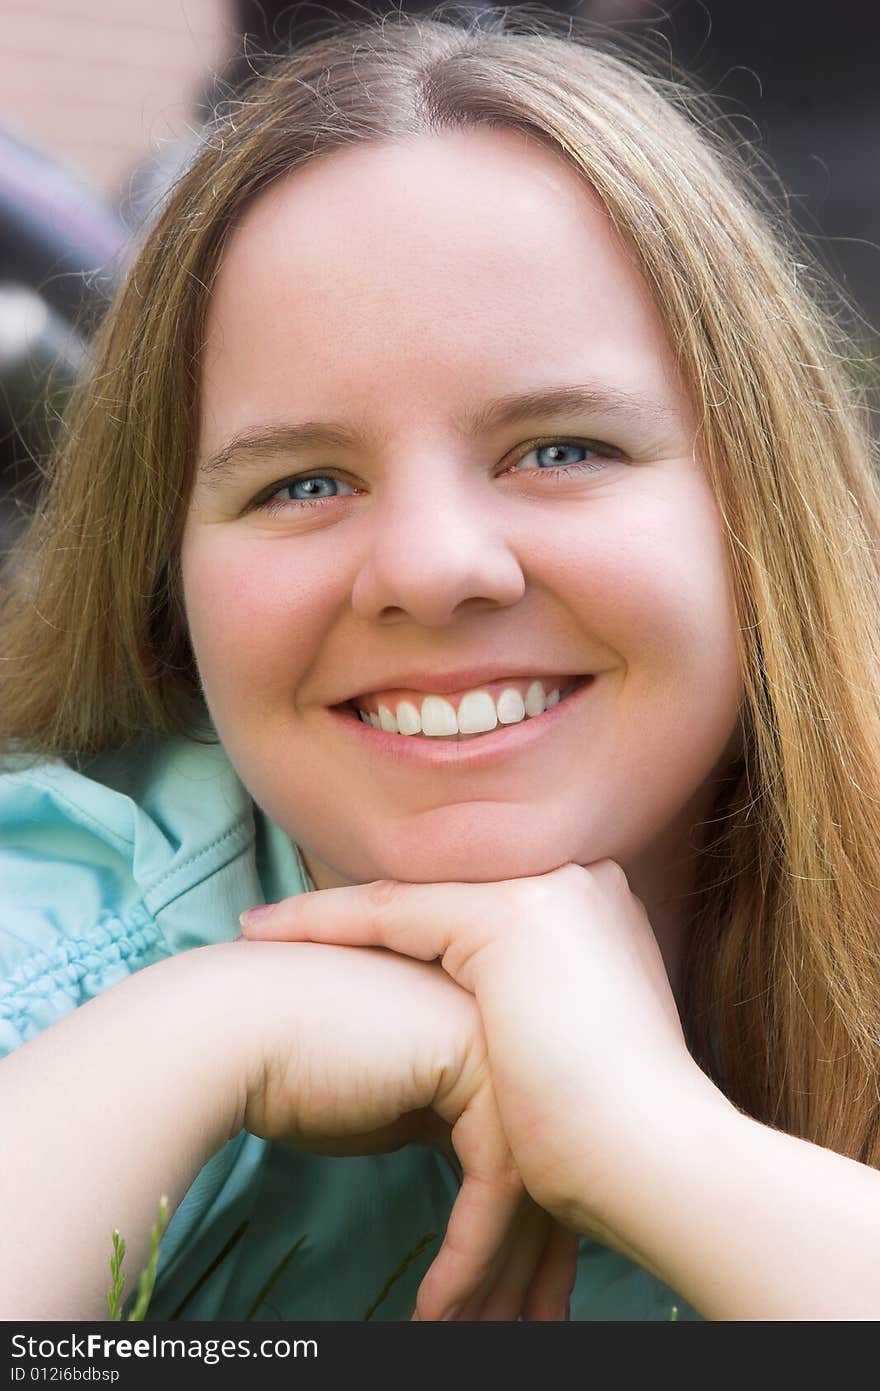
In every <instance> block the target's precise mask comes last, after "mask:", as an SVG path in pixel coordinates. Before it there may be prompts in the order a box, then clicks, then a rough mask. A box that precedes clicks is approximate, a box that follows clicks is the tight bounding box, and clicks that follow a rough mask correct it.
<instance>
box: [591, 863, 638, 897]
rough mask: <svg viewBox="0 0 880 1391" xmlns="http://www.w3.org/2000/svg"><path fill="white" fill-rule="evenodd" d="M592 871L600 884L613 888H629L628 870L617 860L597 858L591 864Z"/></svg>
mask: <svg viewBox="0 0 880 1391" xmlns="http://www.w3.org/2000/svg"><path fill="white" fill-rule="evenodd" d="M590 873H591V874H593V875H594V876H595V877H596V879H598V881H599V883H600V884H605V885H607V886H608V887H609V888H611V889H618V890H619V889H628V888H629V880H628V879H627V877H626V871H625V870H624V869H623V867H622V866H621V865H619V864H618V863H617V861H616V860H597V861H596V863H595V864H594V865H591V866H590Z"/></svg>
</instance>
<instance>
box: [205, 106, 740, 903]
mask: <svg viewBox="0 0 880 1391" xmlns="http://www.w3.org/2000/svg"><path fill="white" fill-rule="evenodd" d="M202 365H203V378H202V401H201V409H202V414H201V420H200V436H199V449H198V462H199V466H200V472H199V476H198V478H197V480H196V482H195V485H194V491H193V494H192V498H191V504H190V510H189V514H188V518H187V525H186V530H185V535H184V542H183V554H182V563H183V580H184V594H185V603H186V610H187V614H188V619H189V624H190V631H191V636H192V642H193V647H194V651H195V655H196V658H197V662H198V666H199V671H200V674H201V680H202V683H203V688H204V692H205V696H206V699H207V702H208V706H209V709H210V713H211V715H212V717H213V721H214V725H215V727H216V730H217V732H218V734H219V736H220V738H221V740H222V742H223V744H224V746H225V748H226V750H227V752H228V754H229V756H230V758H231V760H232V762H233V764H234V765H235V767H236V769H237V771H238V773H239V775H240V777H241V779H242V781H243V782H244V783H245V785H246V786H247V787H248V789H249V790H250V792H251V793H252V795H253V797H254V799H255V800H256V802H257V803H258V804H259V805H260V806H261V807H262V808H263V809H264V810H265V811H266V812H267V813H268V815H269V816H270V817H271V818H272V820H274V821H275V822H276V823H277V824H278V825H279V826H280V827H282V828H283V830H284V831H285V832H286V833H287V834H288V835H289V836H290V837H291V838H292V839H293V840H295V841H296V842H297V843H298V844H299V846H300V847H301V849H302V851H303V854H304V857H305V859H306V862H307V864H308V866H309V868H310V870H311V872H312V874H313V876H314V877H315V880H316V882H317V883H318V885H319V887H323V886H327V885H331V884H338V883H343V882H360V881H367V880H373V879H379V878H385V877H388V878H396V879H404V880H410V881H426V880H468V881H476V880H496V879H506V878H514V877H518V876H521V875H532V874H540V873H543V872H546V871H548V870H550V869H553V868H556V867H557V866H559V865H561V864H564V863H566V862H568V861H571V860H573V861H576V862H579V863H582V864H589V863H590V862H592V861H594V860H597V859H601V858H604V857H606V856H608V857H610V858H612V859H615V860H617V861H618V862H619V863H621V864H622V865H623V866H624V868H625V869H626V870H627V871H628V873H629V874H630V882H631V884H632V886H633V887H634V889H635V890H636V891H637V892H639V891H641V892H642V895H643V896H644V895H645V894H649V893H653V892H654V891H655V890H656V888H657V886H659V885H660V884H661V883H662V882H663V880H664V875H666V876H668V874H669V872H670V871H671V866H672V865H673V864H674V862H675V859H676V856H677V855H678V854H679V852H680V851H681V850H682V848H683V847H686V846H687V843H688V833H689V831H690V829H691V827H693V825H694V823H695V822H696V821H697V820H699V818H700V816H701V815H704V814H705V813H706V811H707V810H708V807H709V805H710V800H711V795H712V791H713V779H714V778H715V776H716V774H717V773H718V771H720V770H721V769H723V766H724V765H725V763H726V761H727V758H728V755H729V753H730V751H731V749H732V747H733V745H734V743H735V736H736V730H737V727H738V712H739V705H740V700H741V696H742V688H741V681H740V675H739V669H738V659H737V652H736V645H735V626H734V617H733V609H732V603H731V598H730V593H729V589H728V583H727V579H726V570H725V562H724V555H723V548H722V540H721V528H720V523H719V517H718V514H717V510H716V507H715V503H714V500H713V496H712V493H711V491H710V488H709V486H708V483H707V481H706V479H705V477H704V475H703V472H702V469H701V466H700V464H699V462H698V461H697V460H696V459H695V457H694V434H695V426H694V421H693V419H692V416H691V412H690V409H689V406H688V403H687V401H686V400H685V399H684V397H683V395H682V392H681V389H680V387H679V385H678V383H677V381H676V375H675V370H674V365H673V360H672V356H671V353H670V350H669V347H668V345H667V343H666V342H665V341H664V335H663V331H662V328H661V325H660V323H659V322H658V318H657V315H656V312H655V310H654V309H653V307H652V304H651V302H650V299H649V296H648V293H647V291H646V289H645V286H644V284H643V282H642V280H641V279H640V277H639V275H638V273H637V271H636V269H635V268H634V265H633V264H632V263H631V261H630V259H629V257H628V255H627V254H626V253H625V251H624V250H623V249H622V247H621V246H620V245H619V244H618V242H617V241H616V240H615V238H614V236H613V235H612V232H611V230H610V227H609V223H608V221H607V218H606V216H605V215H604V213H603V211H602V209H601V207H600V205H599V204H598V202H597V201H596V200H595V198H594V197H593V195H592V194H591V193H590V192H589V191H588V190H587V189H586V188H585V186H584V185H583V183H582V182H581V181H580V180H579V179H578V177H577V176H576V175H575V174H574V173H573V172H571V171H570V170H569V169H568V167H567V166H566V165H565V164H564V163H563V162H562V161H561V159H560V158H559V157H557V156H556V155H554V154H553V153H552V152H550V151H548V150H546V149H545V148H543V147H542V146H541V145H539V144H538V143H537V142H535V141H532V140H530V139H528V138H527V137H525V136H522V135H519V134H517V133H516V132H513V131H509V130H489V129H483V130H477V131H468V132H455V133H450V134H445V135H443V136H442V137H426V138H421V139H419V140H416V141H413V142H412V143H409V144H404V145H395V146H389V145H384V146H364V145H360V146H354V147H349V148H348V149H346V150H343V151H337V152H335V153H333V154H332V155H330V156H329V157H325V158H323V159H321V160H319V161H318V162H316V163H314V164H312V165H311V166H310V167H308V168H306V169H304V170H301V171H299V172H297V173H295V174H294V175H292V176H291V177H289V178H287V179H286V180H282V181H280V182H279V183H278V184H276V185H275V186H273V187H272V188H271V189H269V190H267V191H266V192H265V193H264V194H262V195H261V197H260V198H259V199H258V201H257V202H256V203H255V204H254V205H253V206H252V207H251V208H250V209H249V210H248V211H247V213H246V214H245V215H244V216H243V218H242V220H241V222H240V224H239V225H238V227H237V229H236V231H235V233H234V234H233V236H232V238H231V240H230V243H229V245H228V249H227V252H226V255H225V259H224V262H223V265H222V268H221V271H220V274H219V279H218V281H217V285H216V289H215V291H214V295H213V300H212V304H211V308H210V313H209V318H208V326H207V337H206V344H205V352H204V356H203V363H202ZM563 387H568V388H577V389H578V391H579V392H580V393H581V397H580V399H579V400H578V399H576V395H577V393H575V392H571V394H570V398H569V400H568V401H566V400H565V399H564V398H563V397H562V394H561V389H562V388H563ZM554 391H556V392H558V393H560V395H559V399H558V401H557V403H556V404H555V405H553V404H552V403H551V402H550V401H546V402H545V403H544V404H540V403H539V402H538V401H537V400H535V401H533V403H532V405H531V407H528V408H527V407H526V406H523V408H522V410H521V411H520V412H519V413H517V414H514V412H513V411H512V410H511V409H508V410H507V411H505V410H503V409H499V403H502V405H503V404H504V403H507V405H508V406H510V403H511V402H513V401H514V400H515V398H519V397H521V396H527V395H529V394H535V393H552V392H554ZM306 423H308V424H309V427H310V430H311V431H312V434H313V436H314V437H313V438H311V439H308V438H306V437H305V432H303V433H302V435H301V436H299V437H295V431H296V430H301V428H302V426H303V425H304V424H306ZM270 428H271V429H272V430H278V431H279V432H280V431H282V430H285V429H286V430H287V431H288V436H287V438H286V439H284V438H283V437H282V435H281V434H280V433H279V435H278V438H277V439H276V441H275V445H274V447H270V445H269V444H267V443H265V442H264V444H263V446H262V447H257V444H256V437H257V436H258V435H259V434H261V433H262V432H265V431H267V430H268V429H270ZM319 428H320V429H322V430H323V431H325V432H326V437H325V438H324V439H323V441H321V440H319V439H318V438H317V432H318V430H319ZM334 431H335V434H334V433H333V432H334ZM249 437H250V443H248V439H249ZM349 437H350V438H349ZM235 441H238V447H237V448H236V449H235V450H234V451H233V449H232V445H233V443H234V442H235ZM221 454H222V456H223V460H222V467H221V466H220V463H219V462H218V458H219V456H221ZM212 461H213V463H214V467H213V468H209V467H208V466H209V464H211V462H212ZM269 503H271V506H272V510H271V511H270V510H267V506H266V505H265V504H269ZM260 504H264V505H260ZM586 675H589V676H591V677H592V680H591V681H589V682H587V683H585V684H583V685H582V686H581V687H580V688H579V689H578V690H577V691H575V693H574V694H573V695H572V696H570V697H569V698H568V699H566V700H564V701H562V702H560V704H559V705H558V706H556V707H555V708H553V709H551V710H550V711H548V712H547V713H546V714H544V715H534V716H531V715H529V716H527V717H526V719H525V720H524V721H522V722H520V723H510V724H507V723H505V721H506V720H507V719H508V718H509V717H511V716H513V715H516V714H518V713H519V706H518V705H517V701H516V698H515V697H510V696H508V697H506V700H505V702H504V703H503V704H502V707H501V711H502V714H501V718H502V723H501V724H499V725H498V727H497V728H496V730H495V732H494V733H493V734H484V735H482V736H480V737H475V738H471V739H467V740H454V739H453V740H448V739H437V738H436V737H433V736H430V735H427V734H414V735H405V734H402V733H396V734H395V733H392V732H385V731H383V730H375V729H373V727H372V726H371V725H367V724H364V723H362V722H361V721H360V720H359V719H358V718H357V716H356V715H355V714H354V712H353V711H351V710H349V711H347V712H340V711H339V710H338V709H337V708H336V707H337V706H339V705H340V704H342V703H344V702H347V701H350V700H351V699H352V698H355V697H357V698H358V703H359V704H360V705H361V706H362V707H364V708H369V709H371V710H373V711H374V712H377V711H378V709H379V707H380V706H384V707H386V708H387V709H390V710H391V711H392V712H395V713H396V711H397V706H398V705H399V704H401V703H408V704H409V705H410V706H412V707H415V709H416V710H417V711H418V710H420V709H421V706H422V702H423V701H424V700H425V698H426V696H429V695H434V696H439V697H443V699H444V700H445V702H446V705H447V707H448V706H451V707H452V709H453V710H454V711H455V712H456V714H457V712H458V709H459V708H460V703H461V701H460V697H462V696H463V695H464V693H465V692H468V691H481V690H482V691H484V692H485V691H488V695H489V696H490V697H492V696H494V697H497V696H499V695H501V693H502V692H503V691H504V690H505V689H508V688H510V689H513V690H515V691H517V692H518V693H519V695H520V697H525V696H526V695H527V694H528V691H529V687H531V686H533V683H534V682H535V680H536V679H538V678H541V677H546V678H547V681H546V682H544V683H543V685H544V688H545V689H546V690H547V691H548V692H551V691H553V690H565V689H566V688H567V687H568V686H569V685H570V683H571V679H572V678H574V677H580V676H586ZM532 694H533V696H534V691H533V693H532ZM432 704H434V705H435V708H436V709H437V710H439V711H443V709H444V706H443V705H442V704H440V705H436V702H432ZM468 708H469V709H470V710H471V711H473V712H475V713H476V714H477V715H479V713H480V711H481V710H487V709H488V710H494V711H496V712H497V708H498V707H497V706H496V704H495V703H494V701H493V702H492V703H491V705H490V706H488V707H487V705H486V698H485V695H484V696H483V698H482V699H477V700H476V701H474V700H470V701H469V702H468ZM531 708H537V707H535V706H532V707H531ZM446 713H447V714H448V709H447V711H446ZM496 717H497V713H496ZM488 718H492V716H491V714H490V715H489V716H488ZM667 887H668V885H667Z"/></svg>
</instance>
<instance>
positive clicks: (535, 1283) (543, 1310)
mask: <svg viewBox="0 0 880 1391" xmlns="http://www.w3.org/2000/svg"><path fill="white" fill-rule="evenodd" d="M538 1211H539V1212H543V1209H542V1208H539V1209H538ZM579 1242H580V1238H579V1237H578V1234H577V1232H570V1231H568V1230H567V1229H566V1228H565V1227H563V1226H560V1224H559V1223H558V1222H556V1221H553V1220H551V1221H550V1227H549V1232H548V1234H547V1240H546V1243H545V1245H544V1250H543V1253H542V1255H541V1259H540V1261H539V1263H538V1266H537V1268H536V1269H535V1272H534V1275H533V1277H532V1282H531V1284H530V1285H529V1288H528V1290H527V1291H526V1294H525V1298H524V1299H523V1305H522V1313H523V1318H525V1319H528V1320H529V1322H538V1321H545V1320H547V1319H557V1320H560V1319H567V1318H568V1305H569V1299H570V1298H571V1292H572V1290H573V1289H574V1282H575V1280H576V1278H577V1260H578V1246H579Z"/></svg>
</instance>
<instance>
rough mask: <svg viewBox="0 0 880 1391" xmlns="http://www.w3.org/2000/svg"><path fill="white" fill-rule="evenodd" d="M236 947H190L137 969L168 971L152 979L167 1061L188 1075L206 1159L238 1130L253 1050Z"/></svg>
mask: <svg viewBox="0 0 880 1391" xmlns="http://www.w3.org/2000/svg"><path fill="white" fill-rule="evenodd" d="M235 945H236V944H235V943H220V944H217V945H210V946H204V947H194V948H193V949H192V950H190V951H186V952H181V953H180V954H179V955H178V956H174V957H171V958H169V959H168V960H166V961H161V962H158V963H157V964H156V965H155V966H152V967H149V968H148V969H147V971H145V972H143V973H139V975H140V976H141V977H143V978H146V977H147V976H153V975H154V973H158V972H162V973H163V974H164V975H165V976H166V979H165V980H160V979H159V978H158V976H155V977H154V979H155V983H156V984H157V985H158V986H159V987H160V993H161V998H162V1019H163V1024H162V1032H163V1035H164V1036H165V1037H164V1050H165V1051H166V1052H167V1054H168V1064H167V1065H168V1067H169V1069H170V1071H171V1072H175V1073H178V1074H179V1075H183V1076H184V1077H186V1079H187V1090H188V1092H189V1094H190V1095H191V1096H192V1097H193V1098H194V1099H195V1108H194V1109H195V1114H196V1115H197V1116H198V1119H199V1127H200V1131H201V1134H202V1137H203V1141H204V1145H205V1149H206V1156H205V1157H206V1158H208V1157H210V1156H211V1155H213V1154H215V1153H216V1152H217V1150H218V1149H220V1148H222V1146H223V1145H224V1144H226V1143H227V1141H228V1140H230V1139H232V1138H233V1137H234V1136H235V1135H237V1134H238V1132H239V1131H240V1130H241V1129H242V1128H243V1123H244V1114H245V1108H246V1104H247V1096H248V1087H249V1083H250V1076H251V1068H252V1066H253V1064H254V1058H255V1053H256V1049H255V1046H254V1045H255V1038H254V1031H253V1030H251V1031H250V1033H249V1032H248V1030H247V1027H246V1017H245V1016H246V1012H245V1011H243V1010H242V996H243V990H242V982H241V979H240V972H239V971H238V970H237V965H238V966H240V965H241V962H240V961H239V962H238V963H236V961H235V953H234V951H233V948H234V947H235ZM144 984H145V985H146V984H147V981H146V979H144ZM245 998H246V996H245Z"/></svg>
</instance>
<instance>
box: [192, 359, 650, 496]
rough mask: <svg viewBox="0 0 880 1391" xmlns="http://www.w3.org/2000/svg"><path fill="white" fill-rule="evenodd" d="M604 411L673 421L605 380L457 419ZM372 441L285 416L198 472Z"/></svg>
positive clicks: (233, 469) (215, 476) (251, 431)
mask: <svg viewBox="0 0 880 1391" xmlns="http://www.w3.org/2000/svg"><path fill="white" fill-rule="evenodd" d="M581 412H587V413H594V414H601V415H603V416H606V417H610V418H612V419H615V420H619V421H627V422H633V421H637V420H639V419H641V420H643V421H646V422H647V423H651V424H655V425H656V424H661V423H663V422H666V421H668V420H669V419H670V418H671V416H672V415H673V414H674V412H673V411H672V409H671V408H670V407H668V406H662V405H660V404H659V402H656V401H651V400H648V399H646V398H644V397H640V396H634V395H632V394H630V393H629V392H627V391H619V390H617V389H616V388H613V387H608V386H600V385H590V384H587V385H571V386H553V387H537V388H534V389H532V390H529V391H519V392H514V393H512V394H509V395H507V396H499V397H497V398H496V399H495V400H492V401H488V402H486V403H485V404H484V405H482V406H480V407H478V408H477V409H476V410H474V411H471V412H468V413H467V414H466V415H465V416H464V417H460V418H458V419H457V420H456V421H455V422H454V423H455V425H456V427H457V429H458V430H459V432H460V433H462V434H464V435H466V436H469V437H470V438H472V439H475V438H476V437H477V436H478V435H481V434H485V433H487V432H488V431H490V430H497V429H500V428H502V427H503V426H505V425H515V424H518V423H519V422H520V421H523V420H526V419H530V418H535V417H539V416H550V415H576V414H579V413H581ZM367 442H368V437H367V435H366V433H362V432H358V431H357V430H353V429H351V428H349V427H348V426H346V425H342V424H338V423H336V422H333V421H320V420H305V421H302V422H301V423H299V424H294V423H292V422H289V421H282V422H279V423H277V424H268V425H255V426H251V427H249V428H247V429H244V430H240V431H238V432H237V433H236V434H235V435H233V436H232V438H231V439H229V440H227V441H226V443H225V444H223V445H222V446H221V447H220V448H219V449H218V450H216V451H215V452H214V453H213V454H211V455H210V456H209V457H208V458H206V459H204V460H203V461H202V462H201V463H200V465H199V476H200V477H201V478H202V480H203V481H204V482H205V484H206V486H207V487H208V488H209V489H213V488H217V487H219V486H221V485H222V484H223V483H225V482H226V481H227V480H228V479H229V478H230V477H232V476H233V475H234V474H236V473H237V472H239V470H240V469H241V468H242V467H243V466H248V465H251V466H256V465H258V464H260V463H265V462H266V461H268V460H271V459H272V458H275V457H276V456H278V455H279V454H290V453H294V452H295V451H296V450H303V449H357V448H363V447H364V446H365V445H366V444H367Z"/></svg>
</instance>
